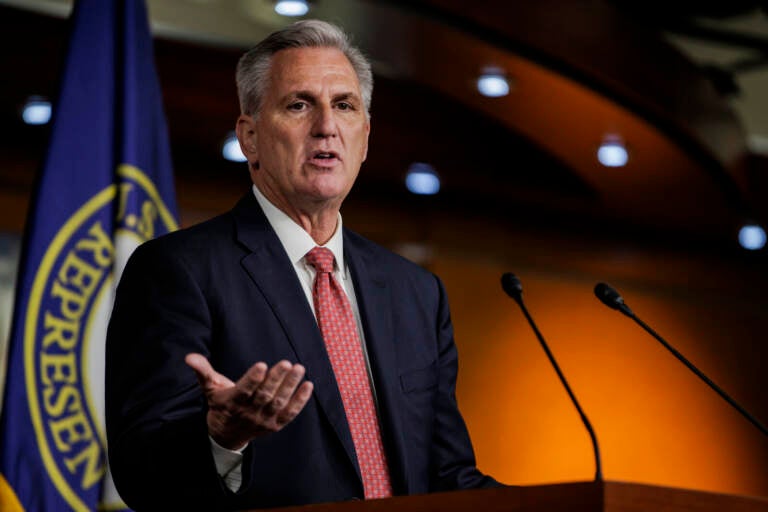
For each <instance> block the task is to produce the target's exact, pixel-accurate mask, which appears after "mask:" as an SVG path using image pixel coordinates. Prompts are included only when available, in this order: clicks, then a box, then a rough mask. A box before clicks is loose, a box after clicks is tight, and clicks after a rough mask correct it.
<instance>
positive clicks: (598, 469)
mask: <svg viewBox="0 0 768 512" xmlns="http://www.w3.org/2000/svg"><path fill="white" fill-rule="evenodd" d="M501 282H502V288H503V289H504V291H505V292H506V293H507V295H509V296H510V297H511V298H512V299H513V300H514V301H515V302H517V304H518V305H519V306H520V309H521V310H522V312H523V315H525V318H526V320H528V323H529V324H530V326H531V328H532V329H533V332H534V333H535V334H536V338H537V339H538V340H539V344H541V348H543V349H544V353H545V354H547V358H548V359H549V362H550V363H551V364H552V366H553V367H554V368H555V372H556V373H557V376H558V377H559V378H560V382H562V384H563V387H564V388H565V390H566V391H567V392H568V396H569V397H570V398H571V402H573V405H574V406H575V407H576V410H577V411H578V412H579V416H581V421H582V422H583V423H584V426H585V427H586V428H587V432H589V437H590V439H591V440H592V449H593V451H594V453H595V481H596V482H602V481H603V470H602V465H601V463H600V448H599V447H598V444H597V436H596V435H595V431H594V429H593V428H592V424H591V423H590V422H589V418H587V415H586V414H585V413H584V411H583V410H582V409H581V405H579V401H578V400H577V399H576V395H574V394H573V391H572V390H571V386H569V385H568V381H567V380H565V375H563V372H562V370H560V365H558V364H557V361H556V360H555V356H554V355H552V352H551V351H550V350H549V346H548V345H547V342H546V341H544V336H542V335H541V332H539V328H538V327H537V326H536V322H534V321H533V317H531V314H530V313H529V312H528V308H526V307H525V303H523V288H522V284H521V283H520V280H519V279H518V278H517V276H515V275H514V274H511V273H509V272H508V273H506V274H504V275H503V276H501Z"/></svg>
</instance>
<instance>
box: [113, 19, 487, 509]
mask: <svg viewBox="0 0 768 512" xmlns="http://www.w3.org/2000/svg"><path fill="white" fill-rule="evenodd" d="M237 87H238V94H239V98H240V108H241V115H240V117H239V118H238V120H237V136H238V139H239V141H240V147H241V148H242V150H243V153H244V154H245V155H246V157H247V158H248V165H249V169H250V175H251V178H252V181H253V187H252V190H249V191H248V192H247V194H246V195H245V196H244V197H243V198H242V199H241V200H240V202H239V203H238V204H237V205H236V206H235V208H234V209H233V210H232V211H230V212H229V213H227V214H225V215H222V216H220V217H217V218H214V219H212V220H210V221H208V222H205V223H203V224H200V225H197V226H194V227H191V228H189V229H185V230H182V231H179V232H176V233H173V234H170V235H168V236H165V237H161V238H159V239H156V240H154V241H151V242H148V243H146V244H144V245H142V246H141V247H139V248H138V249H137V250H136V251H135V253H134V255H133V256H132V257H131V260H130V262H129V263H128V265H127V267H126V269H125V272H124V274H123V277H122V280H121V283H120V285H119V289H118V293H117V298H116V301H115V306H114V311H113V313H112V319H111V321H110V326H109V333H108V339H107V362H106V390H107V409H106V410H107V435H108V441H109V457H110V466H111V469H112V472H113V477H114V480H115V483H116V485H117V488H118V491H119V492H120V494H121V496H122V498H123V499H124V500H125V501H126V503H127V504H128V505H129V506H131V507H132V508H135V509H137V510H144V509H168V510H170V509H185V508H192V509H208V510H211V509H215V510H220V509H244V508H245V509H247V508H256V507H276V506H284V505H298V504H305V503H316V502H326V501H341V500H349V499H363V498H365V499H372V498H384V497H387V496H393V495H405V494H420V493H427V492H433V491H444V490H451V489H466V488H475V487H488V486H495V485H498V483H497V482H496V481H495V480H493V479H492V478H490V477H487V476H485V475H483V474H482V473H480V472H479V471H478V470H477V468H476V467H475V457H474V453H473V450H472V445H471V443H470V439H469V435H468V433H467V429H466V427H465V425H464V421H463V419H462V417H461V414H460V413H459V410H458V408H457V405H456V399H455V386H456V373H457V353H456V346H455V344H454V340H453V328H452V325H451V319H450V313H449V311H448V304H447V300H446V296H445V290H444V289H443V286H442V284H441V282H440V281H439V279H438V278H436V277H435V276H434V275H432V274H430V273H429V272H427V271H425V270H424V269H422V268H420V267H418V266H416V265H414V264H412V263H410V262H408V261H406V260H405V259H403V258H401V257H399V256H397V255H395V254H393V253H391V252H389V251H387V250H385V249H383V248H381V247H379V246H377V245H375V244H373V243H372V242H370V241H368V240H366V239H364V238H362V237H360V236H359V235H357V234H355V233H354V232H352V231H350V230H348V229H346V228H343V227H342V218H341V215H340V214H339V209H340V208H341V204H342V202H343V200H344V198H345V197H346V196H347V194H348V193H349V191H350V189H351V188H352V185H353V183H354V182H355V178H356V177H357V174H358V171H359V170H360V165H361V164H362V162H363V161H364V160H365V157H366V153H367V150H368V134H369V132H370V117H369V107H370V103H371V94H372V89H373V78H372V74H371V69H370V64H369V63H368V62H367V61H366V59H365V58H364V57H363V56H362V54H361V53H360V52H359V50H357V49H356V48H354V47H352V46H351V45H350V43H349V40H348V38H347V36H346V35H345V34H344V33H343V32H342V31H341V30H340V29H338V28H337V27H335V26H333V25H330V24H327V23H324V22H320V21H301V22H298V23H295V24H293V25H290V26H289V27H287V28H285V29H283V30H280V31H278V32H275V33H273V34H272V35H270V36H269V37H267V38H266V39H265V40H264V41H262V42H261V43H259V44H258V45H257V46H256V47H255V48H253V49H251V50H250V51H248V52H247V53H246V54H245V55H244V56H243V57H242V58H241V59H240V62H239V64H238V69H237Z"/></svg>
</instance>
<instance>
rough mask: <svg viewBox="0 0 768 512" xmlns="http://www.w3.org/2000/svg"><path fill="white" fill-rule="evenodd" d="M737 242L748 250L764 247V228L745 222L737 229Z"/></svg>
mask: <svg viewBox="0 0 768 512" xmlns="http://www.w3.org/2000/svg"><path fill="white" fill-rule="evenodd" d="M739 243H740V244H741V246H742V247H743V248H745V249H747V250H749V251H757V250H760V249H762V248H763V247H765V230H764V229H763V228H762V227H760V226H758V225H757V224H745V225H744V226H742V228H741V229H740V230H739Z"/></svg>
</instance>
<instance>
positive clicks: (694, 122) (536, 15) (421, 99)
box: [0, 0, 768, 257]
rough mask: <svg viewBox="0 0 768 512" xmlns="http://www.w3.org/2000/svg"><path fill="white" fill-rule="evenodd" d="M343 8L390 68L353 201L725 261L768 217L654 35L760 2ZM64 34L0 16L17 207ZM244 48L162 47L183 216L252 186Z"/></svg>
mask: <svg viewBox="0 0 768 512" xmlns="http://www.w3.org/2000/svg"><path fill="white" fill-rule="evenodd" d="M354 3H355V4H356V5H357V7H356V8H357V9H359V10H360V12H366V13H367V14H368V15H369V16H373V17H375V16H378V14H379V13H384V14H386V16H387V18H386V21H387V25H386V28H387V30H384V29H383V28H382V26H373V27H372V28H371V30H370V31H369V32H368V35H362V36H360V35H358V34H356V39H357V40H359V41H360V42H361V44H362V45H363V47H364V48H365V49H366V51H367V52H368V53H369V54H370V55H371V56H372V57H373V59H374V62H376V63H378V66H379V67H378V68H376V67H375V69H386V70H387V72H385V73H380V72H379V73H377V75H376V91H375V94H374V102H373V107H372V116H373V129H372V135H371V146H370V153H369V158H368V161H367V162H366V163H365V165H364V169H363V172H362V173H361V176H360V179H359V181H358V184H357V186H356V191H355V192H354V193H353V198H354V199H353V200H354V201H355V202H356V203H357V204H358V205H360V204H365V203H366V202H371V203H377V204H385V205H387V206H390V207H394V208H398V209H412V210H416V211H450V212H453V213H455V214H459V215H462V214H464V215H474V216H487V217H490V218H494V219H495V220H497V221H500V222H508V223H512V224H516V225H524V226H526V227H528V228H531V229H557V230H562V229H566V230H569V231H573V232H576V233H585V234H589V235H594V236H603V235H605V236H613V237H615V236H625V237H626V238H627V239H636V238H638V237H642V238H643V239H644V240H648V241H649V243H658V244H682V245H685V246H687V247H702V248H706V249H707V250H709V251H722V252H725V253H728V254H731V253H733V254H735V253H736V252H737V249H736V244H735V242H734V233H735V230H736V228H737V227H738V226H739V225H740V223H741V222H743V221H744V220H746V219H749V218H755V219H758V220H762V221H763V222H764V221H765V219H766V212H767V210H766V208H765V203H766V201H765V199H766V197H768V187H767V186H766V185H768V183H765V180H763V183H760V180H759V179H755V178H754V169H755V168H756V167H759V168H761V169H762V168H765V166H766V164H765V160H764V159H762V158H759V157H756V156H751V155H749V154H748V152H747V150H746V145H745V140H744V133H743V130H742V129H741V127H740V125H739V123H738V121H737V119H736V118H735V116H734V115H733V112H732V111H731V110H730V109H729V107H728V105H727V103H726V101H725V99H724V97H723V96H722V95H721V94H720V93H719V92H718V91H717V90H716V88H715V87H714V86H713V84H712V81H711V80H710V78H709V77H708V75H707V74H706V72H705V71H704V70H702V69H700V68H699V67H697V66H695V65H694V64H692V63H691V62H689V61H688V60H686V59H685V58H684V57H682V56H681V55H680V54H679V53H678V52H676V51H675V50H674V49H673V48H672V47H670V46H669V45H667V44H666V43H664V42H663V41H662V40H661V38H660V37H659V31H660V30H661V29H662V28H663V25H665V24H667V25H671V24H673V23H676V24H677V25H678V26H682V24H681V23H680V21H679V20H684V21H685V20H687V21H685V22H686V23H689V22H690V23H694V21H695V20H694V18H695V16H729V15H732V14H737V13H740V12H743V11H745V10H750V9H753V8H755V7H757V6H758V4H762V5H763V6H764V5H765V2H729V3H728V4H727V6H723V5H722V3H721V2H679V3H673V4H674V6H675V8H674V9H672V8H671V7H670V6H669V5H668V6H666V7H667V8H669V9H668V10H667V11H665V13H666V14H665V16H664V17H662V16H661V11H657V10H653V9H651V8H650V7H648V4H646V3H642V2H620V1H616V2H600V1H580V2H569V1H567V0H541V1H540V2H535V3H534V2H519V3H513V2H502V1H489V0H485V1H475V2H472V3H471V5H470V4H467V3H466V2H462V1H459V0H421V1H417V2H397V1H378V2H372V1H367V2H366V1H364V2H354ZM382 16H383V15H382ZM654 20H655V21H654ZM342 21H343V20H342ZM383 21H384V19H383V18H382V23H383ZM389 29H391V30H389ZM390 33H391V39H384V38H382V37H381V36H382V34H390ZM66 37H67V23H66V21H65V20H61V19H57V18H52V17H47V16H43V15H40V14H35V13H32V12H27V11H24V10H18V9H14V8H10V7H0V44H2V45H3V48H5V50H4V51H3V52H2V54H0V66H2V69H4V70H5V72H4V73H3V74H4V77H3V80H2V81H0V151H1V152H2V157H0V158H2V166H0V191H2V192H1V193H0V194H2V195H0V200H2V201H5V202H6V203H7V204H8V205H10V204H11V203H12V202H13V201H16V202H13V204H26V203H25V202H24V199H21V200H19V198H27V197H28V196H29V195H30V193H31V188H32V186H33V179H34V172H35V171H36V170H37V169H38V167H39V165H40V162H41V159H42V157H43V155H44V152H45V147H46V136H47V130H46V128H45V127H42V128H41V127H31V126H26V125H24V124H23V123H22V122H21V120H20V117H19V109H20V107H21V105H22V104H23V103H24V101H25V100H26V98H27V97H28V96H30V95H32V94H39V95H43V96H47V97H52V98H55V95H56V93H55V91H56V83H57V77H58V74H59V71H60V68H61V65H62V61H63V57H64V48H65V46H66ZM240 52H241V51H240V50H239V49H238V50H233V49H229V48H221V47H210V46H203V45H199V44H191V43H183V42H178V41H171V40H167V39H158V40H156V44H155V53H156V62H157V68H158V73H159V76H160V81H161V85H162V87H163V96H164V101H165V109H166V115H167V118H168V125H169V131H170V134H171V141H172V153H173V160H174V166H175V172H176V175H177V182H178V186H179V203H180V205H181V207H182V209H183V210H186V211H187V212H188V213H189V216H188V218H191V219H194V218H197V217H199V216H205V215H208V214H212V213H216V212H217V211H222V210H224V209H226V208H227V207H228V206H229V205H230V204H231V203H232V202H233V201H234V200H235V199H236V198H237V197H238V196H239V195H240V194H241V193H242V191H243V190H244V188H245V186H246V185H247V183H248V176H247V173H246V169H245V167H244V165H243V164H233V163H229V162H226V161H224V160H223V159H222V158H221V156H220V149H221V143H222V141H223V138H224V137H225V135H226V134H227V133H228V132H230V131H231V130H232V129H233V128H234V121H235V119H236V117H237V114H238V110H237V102H236V98H235V89H234V83H233V69H234V65H235V63H236V61H237V58H238V56H239V54H240ZM488 64H494V65H500V66H502V67H503V68H504V69H506V70H507V72H508V74H509V75H510V76H511V77H512V79H513V91H512V94H510V97H509V98H508V99H506V98H505V99H504V100H501V101H500V100H489V99H488V98H483V97H481V96H479V95H478V94H477V93H476V91H474V86H473V82H472V77H473V76H475V74H476V73H477V72H479V70H480V69H481V68H482V66H483V65H488ZM616 133H618V134H619V135H620V136H621V137H622V138H623V139H624V140H625V141H626V143H627V145H628V147H629V148H630V154H631V155H632V159H631V164H630V165H628V166H627V168H625V169H622V170H620V171H615V170H613V171H610V170H607V169H605V168H603V167H601V166H600V165H599V164H597V162H596V161H595V158H594V155H595V151H596V148H597V145H598V144H599V143H600V142H601V140H602V138H603V137H604V136H606V135H610V134H616ZM417 161H419V162H428V163H430V164H432V165H433V166H434V167H435V168H436V169H437V171H438V173H439V174H440V176H441V179H442V182H443V189H442V191H441V193H440V194H439V195H438V196H436V197H430V198H422V197H415V196H412V195H410V194H409V193H408V192H406V190H405V188H404V186H403V178H404V176H405V172H406V169H407V167H408V165H409V164H410V163H412V162H417ZM0 210H1V209H0ZM17 217H19V216H17ZM22 221H23V218H22V219H21V220H13V219H11V220H8V218H7V217H6V220H5V221H4V222H5V224H4V225H3V226H2V227H3V228H5V229H11V230H20V222H22ZM617 232H618V233H623V235H617V234H616V233H617ZM761 257H762V256H761Z"/></svg>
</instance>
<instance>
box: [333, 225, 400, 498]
mask: <svg viewBox="0 0 768 512" xmlns="http://www.w3.org/2000/svg"><path fill="white" fill-rule="evenodd" d="M344 258H345V259H346V261H347V264H348V266H349V269H350V271H351V273H352V280H353V282H354V286H355V296H356V297H357V303H358V307H359V309H360V317H361V319H362V323H363V330H364V332H365V340H366V346H367V349H368V356H369V357H368V358H369V360H370V364H371V371H372V372H373V380H374V384H375V386H376V397H377V399H378V407H379V418H380V419H379V421H380V423H381V428H382V437H383V438H384V439H383V440H384V446H385V449H386V453H387V462H388V464H389V469H390V475H391V478H392V485H393V489H394V492H395V494H408V491H409V487H410V486H409V482H408V478H407V475H408V473H407V471H406V467H405V460H406V459H405V451H404V450H405V441H404V440H403V437H402V432H403V423H402V418H401V414H400V411H402V405H401V403H400V401H401V400H402V393H401V391H400V376H399V371H398V364H397V358H396V347H395V338H394V335H393V330H392V297H391V294H390V289H389V286H388V284H387V276H386V272H387V269H386V268H385V267H384V266H382V265H381V264H380V262H377V261H376V260H375V256H374V255H373V254H371V252H370V251H369V250H367V249H366V248H365V247H364V246H363V245H362V244H360V243H359V242H358V240H357V239H355V238H354V236H353V235H350V234H349V232H347V231H346V230H345V233H344Z"/></svg>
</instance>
